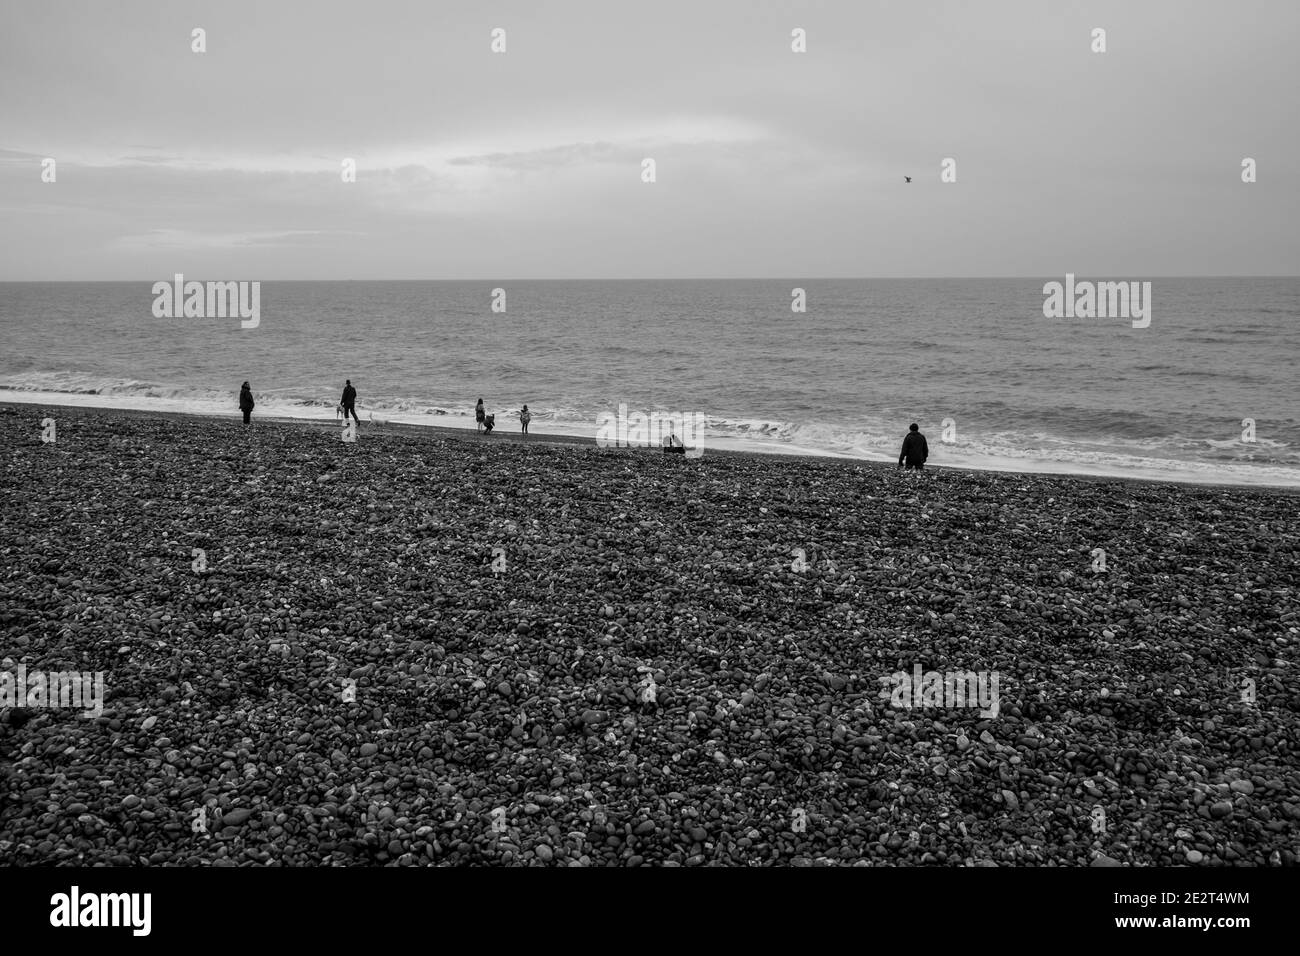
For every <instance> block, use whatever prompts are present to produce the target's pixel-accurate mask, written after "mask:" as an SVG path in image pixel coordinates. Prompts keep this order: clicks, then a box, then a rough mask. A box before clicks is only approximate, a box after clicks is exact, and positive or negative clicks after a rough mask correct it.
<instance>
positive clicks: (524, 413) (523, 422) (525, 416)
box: [519, 405, 533, 438]
mask: <svg viewBox="0 0 1300 956" xmlns="http://www.w3.org/2000/svg"><path fill="white" fill-rule="evenodd" d="M532 420H533V414H532V412H530V411H529V410H528V406H527V405H525V406H524V407H523V408H521V409H520V410H519V425H520V427H521V428H523V430H524V437H525V438H527V437H528V423H529V422H531V421H532Z"/></svg>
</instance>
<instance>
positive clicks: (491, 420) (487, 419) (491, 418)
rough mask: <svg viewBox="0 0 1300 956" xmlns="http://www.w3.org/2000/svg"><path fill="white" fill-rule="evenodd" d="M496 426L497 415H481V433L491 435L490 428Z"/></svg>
mask: <svg viewBox="0 0 1300 956" xmlns="http://www.w3.org/2000/svg"><path fill="white" fill-rule="evenodd" d="M496 427H497V417H496V416H495V415H484V416H483V434H484V435H491V434H492V429H494V428H496Z"/></svg>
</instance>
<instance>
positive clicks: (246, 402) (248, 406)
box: [239, 382, 254, 425]
mask: <svg viewBox="0 0 1300 956" xmlns="http://www.w3.org/2000/svg"><path fill="white" fill-rule="evenodd" d="M253 404H254V403H253V390H252V389H251V388H249V387H248V383H247V382H245V383H244V387H243V388H241V389H240V390H239V410H240V411H241V412H243V413H244V424H245V425H247V424H248V423H249V422H250V421H252V415H253Z"/></svg>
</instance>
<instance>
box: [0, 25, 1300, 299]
mask: <svg viewBox="0 0 1300 956" xmlns="http://www.w3.org/2000/svg"><path fill="white" fill-rule="evenodd" d="M195 27H202V28H204V29H205V30H206V32H207V52H206V53H203V54H197V53H193V52H191V49H190V45H191V30H192V29H193V28H195ZM494 27H501V28H503V29H505V30H506V43H507V52H505V53H504V54H494V53H492V52H491V49H490V44H491V36H490V33H491V30H492V29H493V28H494ZM796 27H801V28H803V29H805V30H806V31H807V46H808V52H807V53H804V54H796V53H792V52H791V49H790V44H791V36H790V34H791V30H792V29H794V28H796ZM1094 27H1104V28H1105V29H1106V31H1107V38H1106V39H1107V47H1108V50H1107V52H1106V53H1104V54H1096V53H1093V52H1092V51H1091V49H1090V47H1091V43H1092V40H1091V31H1092V29H1093V28H1094ZM1298 43H1300V3H1296V2H1294V0H1230V2H1197V0H1163V2H1153V0H1142V2H1135V0H1122V2H1116V3H1097V2H1064V0H1059V2H1058V0H1024V2H1019V0H1017V2H1010V0H988V2H978V3H975V2H969V0H959V2H950V3H945V2H926V0H896V2H865V0H834V2H832V0H827V2H763V0H685V2H663V0H655V2H647V3H635V4H634V3H628V2H622V0H593V2H585V0H584V2H578V0H571V2H570V0H521V2H510V3H503V2H497V3H493V2H481V0H480V2H463V3H461V2H454V3H453V2H445V0H411V2H386V0H366V2H357V3H353V2H346V3H343V2H334V0H311V2H285V0H276V2H244V0H215V2H177V0H167V2H161V0H160V2H139V0H122V2H113V3H107V2H103V0H87V2H66V0H3V2H2V3H0V279H7V280H25V279H147V280H150V281H152V280H154V279H157V278H162V277H167V276H170V275H172V274H173V273H175V272H184V273H186V274H187V275H188V276H190V277H193V278H223V279H314V278H357V279H365V278H431V279H439V278H446V279H457V278H476V279H477V278H485V279H496V278H500V279H508V278H588V277H590V278H620V277H660V276H662V277H708V276H717V277H740V276H754V277H772V278H791V277H794V278H798V277H819V276H981V275H990V276H996V275H1003V276H1007V275H1010V276H1062V275H1064V273H1065V272H1067V271H1071V272H1074V273H1076V274H1079V275H1081V276H1093V277H1098V278H1126V277H1127V278H1140V277H1143V276H1153V275H1154V276H1163V275H1221V274H1241V275H1268V274H1286V275H1291V274H1295V273H1297V272H1300V269H1298V268H1297V263H1300V216H1298V214H1300V159H1298V157H1300V132H1298V131H1297V123H1296V118H1297V116H1300V102H1298V101H1300V92H1298V91H1300V49H1297V44H1298ZM1247 156H1249V157H1253V158H1254V159H1256V160H1257V162H1258V179H1259V181H1258V182H1257V183H1255V184H1253V185H1246V184H1243V183H1242V182H1241V161H1242V159H1243V157H1247ZM45 157H52V158H54V159H55V160H56V161H57V182H55V183H52V184H51V183H43V182H42V181H41V160H42V159H43V158H45ZM345 157H352V158H354V159H355V160H356V163H357V181H356V182H355V183H350V184H349V183H344V182H342V181H341V176H340V171H341V165H340V164H341V163H342V161H343V159H344V158H345ZM645 157H652V158H654V160H655V161H656V164H657V180H658V181H657V182H655V183H653V184H646V183H643V182H642V181H641V160H642V159H643V158H645ZM945 157H952V158H953V159H955V160H956V172H957V182H956V183H951V184H945V183H941V182H940V163H941V161H942V160H943V159H944V158H945ZM905 175H910V176H912V177H914V179H913V182H912V183H911V184H910V185H909V184H906V183H905V182H904V181H903V177H904V176H905Z"/></svg>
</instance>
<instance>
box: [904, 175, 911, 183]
mask: <svg viewBox="0 0 1300 956" xmlns="http://www.w3.org/2000/svg"><path fill="white" fill-rule="evenodd" d="M903 178H904V179H905V180H907V181H908V182H909V183H910V182H911V181H912V177H911V176H904V177H903Z"/></svg>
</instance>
